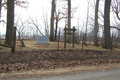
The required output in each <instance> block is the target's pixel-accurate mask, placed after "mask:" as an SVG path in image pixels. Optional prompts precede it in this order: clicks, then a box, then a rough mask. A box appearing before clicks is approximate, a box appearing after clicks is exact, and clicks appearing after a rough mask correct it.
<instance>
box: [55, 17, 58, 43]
mask: <svg viewBox="0 0 120 80" xmlns="http://www.w3.org/2000/svg"><path fill="white" fill-rule="evenodd" d="M57 28H58V18H56V29H55V41H56V40H57Z"/></svg>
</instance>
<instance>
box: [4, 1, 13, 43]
mask: <svg viewBox="0 0 120 80" xmlns="http://www.w3.org/2000/svg"><path fill="white" fill-rule="evenodd" d="M13 27H14V0H7V30H6V38H5V44H8V45H12V35H13Z"/></svg>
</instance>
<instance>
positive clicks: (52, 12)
mask: <svg viewBox="0 0 120 80" xmlns="http://www.w3.org/2000/svg"><path fill="white" fill-rule="evenodd" d="M54 11H55V0H52V8H51V21H50V41H54Z"/></svg>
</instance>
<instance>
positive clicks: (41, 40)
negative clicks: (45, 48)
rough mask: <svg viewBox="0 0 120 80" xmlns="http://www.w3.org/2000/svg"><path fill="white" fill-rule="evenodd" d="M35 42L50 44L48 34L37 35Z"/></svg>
mask: <svg viewBox="0 0 120 80" xmlns="http://www.w3.org/2000/svg"><path fill="white" fill-rule="evenodd" d="M35 44H50V42H49V36H38V37H37V42H35Z"/></svg>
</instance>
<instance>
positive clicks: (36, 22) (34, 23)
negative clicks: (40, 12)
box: [29, 18, 44, 36]
mask: <svg viewBox="0 0 120 80" xmlns="http://www.w3.org/2000/svg"><path fill="white" fill-rule="evenodd" d="M30 20H31V22H29V24H33V25H34V26H35V27H36V28H37V30H38V32H39V33H40V34H41V35H43V36H44V34H43V33H42V32H41V30H40V28H39V26H41V25H39V24H38V20H37V18H36V20H33V19H32V18H30Z"/></svg>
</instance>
